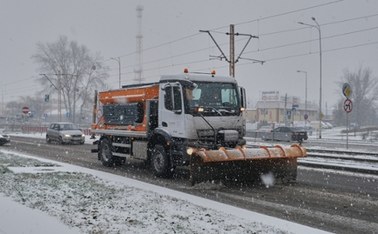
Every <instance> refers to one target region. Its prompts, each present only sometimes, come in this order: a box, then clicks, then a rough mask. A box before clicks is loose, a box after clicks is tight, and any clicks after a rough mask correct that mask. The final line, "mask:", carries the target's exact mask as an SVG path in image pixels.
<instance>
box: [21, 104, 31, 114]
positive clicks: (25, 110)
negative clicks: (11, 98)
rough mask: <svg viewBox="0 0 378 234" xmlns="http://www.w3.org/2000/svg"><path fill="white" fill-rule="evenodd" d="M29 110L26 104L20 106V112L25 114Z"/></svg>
mask: <svg viewBox="0 0 378 234" xmlns="http://www.w3.org/2000/svg"><path fill="white" fill-rule="evenodd" d="M29 112H30V110H29V107H27V106H24V107H22V113H24V114H27V113H29Z"/></svg>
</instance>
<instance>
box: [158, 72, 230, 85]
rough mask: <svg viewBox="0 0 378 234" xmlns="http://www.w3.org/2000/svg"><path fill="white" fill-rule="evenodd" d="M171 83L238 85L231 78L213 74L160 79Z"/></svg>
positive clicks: (184, 75) (171, 76)
mask: <svg viewBox="0 0 378 234" xmlns="http://www.w3.org/2000/svg"><path fill="white" fill-rule="evenodd" d="M165 80H166V81H171V80H190V81H193V82H196V81H205V82H222V83H237V82H236V80H235V79H234V78H232V77H230V76H217V75H214V76H212V75H211V74H190V73H188V74H178V75H163V76H161V78H160V82H161V81H165Z"/></svg>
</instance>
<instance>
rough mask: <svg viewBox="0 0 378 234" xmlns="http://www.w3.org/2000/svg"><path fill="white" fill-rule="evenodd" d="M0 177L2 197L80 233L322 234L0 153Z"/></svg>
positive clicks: (115, 178)
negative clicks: (76, 229) (42, 213)
mask: <svg viewBox="0 0 378 234" xmlns="http://www.w3.org/2000/svg"><path fill="white" fill-rule="evenodd" d="M0 174H1V180H0V193H2V194H5V195H6V196H7V197H10V198H12V199H13V200H15V201H17V202H18V203H21V204H24V205H26V206H28V207H31V208H33V209H37V210H41V211H43V212H45V213H48V214H49V215H50V216H55V217H58V219H60V220H61V221H62V222H63V223H64V224H66V225H67V226H70V227H75V228H78V229H80V231H81V232H83V233H209V232H210V233H290V232H293V233H304V232H306V233H314V232H316V233H319V232H322V231H320V230H317V229H313V228H310V227H306V226H303V225H299V224H296V223H291V222H287V221H284V220H281V219H277V218H273V217H269V216H266V215H262V214H258V213H255V212H251V211H247V210H244V209H240V208H236V207H233V206H229V205H226V204H222V203H218V202H214V201H211V200H207V199H203V198H199V197H196V196H193V195H188V194H185V193H182V192H178V191H174V190H170V189H166V188H162V187H159V186H155V185H152V184H147V183H144V182H140V181H137V180H133V179H129V178H125V177H121V176H116V175H112V174H109V173H105V172H99V171H94V170H90V169H86V168H82V167H78V166H72V165H68V164H64V163H58V162H54V161H51V160H45V159H43V160H42V159H39V158H34V157H31V156H28V155H24V154H20V153H14V152H10V151H6V150H2V149H0ZM0 198H1V197H0ZM0 222H1V221H0ZM48 232H51V230H49V231H48Z"/></svg>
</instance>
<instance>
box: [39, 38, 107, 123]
mask: <svg viewBox="0 0 378 234" xmlns="http://www.w3.org/2000/svg"><path fill="white" fill-rule="evenodd" d="M32 58H33V60H34V61H35V62H36V63H37V64H38V66H39V72H40V74H41V77H40V79H39V82H40V83H41V85H42V90H41V91H40V93H41V94H42V93H48V94H57V96H58V95H60V97H61V105H62V109H64V110H65V111H66V112H68V113H70V114H69V118H70V120H71V121H72V122H75V121H76V119H75V117H76V116H78V115H79V116H82V115H83V111H84V110H88V109H90V107H91V106H92V105H93V94H94V91H95V90H96V89H100V90H101V89H105V88H107V87H106V84H105V82H104V81H105V80H106V78H107V77H108V74H107V71H108V68H107V67H106V66H104V59H103V58H102V56H101V55H100V54H99V53H97V54H95V55H91V53H90V51H89V50H88V48H87V47H86V46H84V45H79V44H78V43H77V42H75V41H68V39H67V37H65V36H61V37H59V39H58V40H57V41H56V42H54V43H45V44H44V43H38V44H37V52H36V53H35V54H34V55H33V56H32ZM63 107H64V108H63ZM45 108H46V106H45ZM78 109H79V112H80V114H78V113H77V111H78ZM42 113H43V112H42Z"/></svg>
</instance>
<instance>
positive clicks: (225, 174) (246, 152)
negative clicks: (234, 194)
mask: <svg viewBox="0 0 378 234" xmlns="http://www.w3.org/2000/svg"><path fill="white" fill-rule="evenodd" d="M306 155H307V151H306V149H305V148H303V147H302V146H300V145H298V144H293V145H291V146H289V147H283V146H280V145H276V146H274V147H265V146H262V147H260V148H243V147H239V146H238V147H236V148H234V149H226V148H223V147H221V148H219V149H218V150H205V149H198V150H195V151H194V152H193V154H192V156H191V163H190V181H191V184H192V185H194V184H195V183H199V182H203V181H212V180H222V181H235V182H238V183H250V182H254V181H259V180H260V179H261V176H262V175H267V174H269V175H272V176H274V179H275V180H276V179H280V180H281V181H283V182H290V181H295V180H296V177H297V158H299V157H305V156H306Z"/></svg>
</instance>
